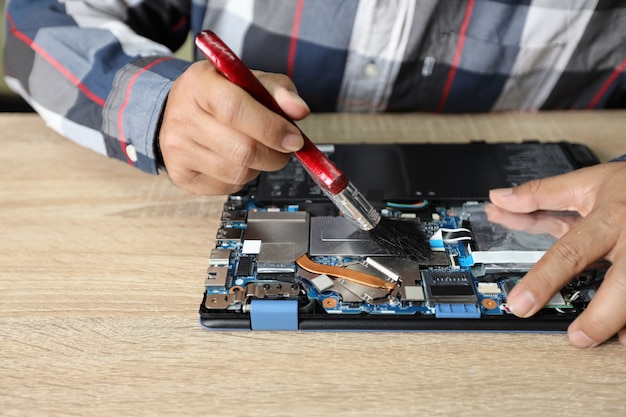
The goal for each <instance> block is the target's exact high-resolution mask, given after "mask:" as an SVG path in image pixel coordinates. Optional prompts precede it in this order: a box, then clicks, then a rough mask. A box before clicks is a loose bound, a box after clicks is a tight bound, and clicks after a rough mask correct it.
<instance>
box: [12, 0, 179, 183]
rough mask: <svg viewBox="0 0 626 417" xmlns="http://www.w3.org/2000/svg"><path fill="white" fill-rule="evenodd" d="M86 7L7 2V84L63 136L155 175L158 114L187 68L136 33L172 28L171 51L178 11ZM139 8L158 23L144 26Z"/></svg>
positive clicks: (153, 4) (158, 5)
mask: <svg viewBox="0 0 626 417" xmlns="http://www.w3.org/2000/svg"><path fill="white" fill-rule="evenodd" d="M88 3H89V2H88V1H84V2H78V1H74V2H65V3H59V2H57V1H51V0H42V1H38V2H22V1H18V0H13V1H10V2H9V3H8V5H7V10H6V20H7V23H6V26H7V39H6V45H5V52H4V57H5V63H4V64H5V75H6V78H7V83H8V84H9V86H11V87H12V88H13V89H14V90H16V91H18V92H19V93H20V94H21V95H23V96H24V98H26V100H27V101H28V102H29V103H30V104H31V105H32V106H33V108H34V109H35V110H36V111H37V112H39V114H40V115H41V116H42V117H43V118H44V119H45V121H46V122H47V123H48V124H49V125H50V126H51V127H52V128H53V129H55V130H57V131H58V132H59V133H61V134H63V135H64V136H67V137H68V138H70V139H72V140H74V141H75V142H77V143H80V144H81V145H83V146H86V147H89V148H91V149H93V150H95V151H97V152H100V153H104V154H107V155H109V156H113V157H116V158H119V159H122V160H124V161H127V162H129V163H131V164H132V165H135V166H137V167H138V168H140V169H142V170H144V171H148V172H156V166H155V162H154V154H153V146H152V145H153V141H154V136H155V132H156V130H157V127H158V121H159V113H160V111H161V108H162V106H163V103H164V102H165V99H166V97H167V93H168V91H169V87H170V85H171V83H172V81H173V80H174V79H176V78H177V77H178V76H179V75H180V74H181V73H182V72H183V71H184V70H185V69H186V68H187V66H188V65H189V64H188V63H187V62H183V61H180V60H177V59H175V58H173V57H172V53H171V50H170V49H169V48H168V47H166V46H164V45H162V44H160V43H159V42H155V41H153V40H150V39H148V38H146V37H143V36H140V35H139V34H138V33H144V34H150V33H151V32H150V30H149V28H150V27H153V28H152V29H151V30H152V32H153V33H165V28H167V27H168V25H171V27H176V30H179V31H180V35H178V36H172V39H175V40H176V39H178V41H174V42H172V43H170V44H169V45H168V46H169V47H171V48H176V47H177V44H178V43H182V42H183V41H184V37H185V36H184V35H185V33H186V31H187V27H186V25H185V24H181V15H183V14H184V12H185V10H184V7H182V8H181V9H180V10H178V11H177V12H172V10H171V9H172V8H171V7H169V8H168V6H167V2H158V1H150V2H146V4H149V5H150V6H142V4H143V3H140V4H139V5H138V6H137V8H136V9H128V8H127V7H126V6H123V5H122V2H114V3H112V4H111V5H108V6H106V9H104V8H103V7H101V8H99V9H95V8H93V7H90V6H89V5H88ZM178 3H181V2H178ZM144 7H150V8H151V9H159V10H160V11H161V14H160V16H162V17H163V19H156V21H151V22H148V21H147V17H148V15H149V13H145V12H144V11H143V8H144ZM152 15H154V13H153V14H151V16H152ZM144 16H145V17H146V18H145V19H144ZM167 16H171V17H172V19H171V20H170V21H168V20H167V19H165V17H167ZM183 23H184V20H183ZM168 32H169V33H168V36H169V35H171V34H172V32H171V31H169V30H168Z"/></svg>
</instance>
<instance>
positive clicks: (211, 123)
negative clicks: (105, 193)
mask: <svg viewBox="0 0 626 417" xmlns="http://www.w3.org/2000/svg"><path fill="white" fill-rule="evenodd" d="M255 75H257V77H258V78H259V80H260V81H261V82H262V83H263V85H264V86H265V87H266V88H267V89H268V90H269V91H270V93H271V94H272V96H274V98H275V100H276V101H277V102H278V104H279V105H280V107H281V108H282V109H283V110H284V111H285V113H287V115H289V116H290V117H292V118H293V119H294V120H300V119H302V118H304V117H306V115H307V114H308V113H309V108H308V107H307V105H306V104H305V103H304V101H303V100H302V99H301V98H300V97H299V96H298V94H297V92H296V88H295V86H294V85H293V83H292V82H291V81H290V80H289V79H288V78H287V77H286V76H284V75H279V74H269V73H262V72H256V73H255ZM159 145H160V149H161V154H162V155H163V161H164V163H165V168H166V170H167V172H168V175H169V176H170V178H171V179H172V181H174V183H175V184H177V185H178V186H179V187H181V188H183V189H185V190H187V191H189V192H192V193H195V194H206V195H219V194H230V193H233V192H235V191H238V190H239V189H241V188H242V187H243V186H244V185H245V184H246V183H247V182H248V181H250V180H252V179H253V178H254V177H255V176H257V175H258V173H259V172H260V171H275V170H278V169H280V168H282V167H283V166H285V164H286V163H287V161H288V160H289V153H290V152H294V151H297V150H299V149H300V148H301V147H302V145H303V141H302V136H301V135H300V132H299V130H298V129H297V128H296V126H294V125H293V124H291V123H289V122H288V121H286V120H285V119H283V118H282V117H281V116H279V115H277V114H275V113H274V112H272V111H270V110H268V109H267V108H265V106H263V105H262V104H260V103H259V102H257V101H256V100H254V99H253V98H252V97H251V96H250V95H248V94H247V93H246V92H245V91H244V90H242V89H241V88H240V87H238V86H236V85H234V84H232V83H231V82H230V81H228V80H226V79H225V78H224V77H223V76H222V75H220V74H219V73H218V72H217V71H216V70H215V68H214V67H213V66H212V65H211V64H210V63H209V62H207V61H199V62H196V63H194V64H192V65H191V66H190V67H189V69H188V70H187V71H185V73H183V75H181V76H180V77H179V78H178V79H177V80H176V81H175V82H174V84H173V86H172V89H171V90H170V93H169V96H168V99H167V103H166V106H165V110H164V112H163V122H162V124H161V130H160V134H159Z"/></svg>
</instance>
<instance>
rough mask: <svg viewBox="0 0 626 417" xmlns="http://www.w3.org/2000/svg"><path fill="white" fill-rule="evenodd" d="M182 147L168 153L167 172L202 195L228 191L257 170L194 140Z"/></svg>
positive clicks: (241, 184) (192, 190) (250, 178)
mask: <svg viewBox="0 0 626 417" xmlns="http://www.w3.org/2000/svg"><path fill="white" fill-rule="evenodd" d="M185 143H186V144H187V145H186V148H185V150H183V151H180V152H176V153H172V152H170V153H169V154H168V155H169V156H168V159H167V160H166V161H165V162H166V166H167V167H168V175H169V177H170V178H171V179H172V181H173V182H174V183H175V184H176V185H178V186H179V187H180V188H182V189H184V190H186V191H188V192H191V193H194V194H203V195H222V194H231V193H233V192H236V191H238V190H240V189H241V188H242V187H243V186H244V185H245V184H247V183H248V182H249V181H251V180H252V179H253V178H255V177H256V176H257V175H258V173H259V171H257V170H253V169H250V168H246V167H242V166H235V165H233V164H232V162H231V161H229V160H228V159H226V158H224V157H223V156H222V155H220V154H217V153H215V152H213V151H211V150H209V149H206V148H204V147H202V146H200V145H199V144H197V143H195V142H193V141H186V142H185Z"/></svg>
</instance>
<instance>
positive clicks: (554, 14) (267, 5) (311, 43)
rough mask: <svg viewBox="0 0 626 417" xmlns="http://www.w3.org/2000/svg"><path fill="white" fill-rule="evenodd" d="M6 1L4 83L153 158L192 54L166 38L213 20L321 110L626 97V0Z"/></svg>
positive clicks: (460, 108) (126, 152) (60, 117)
mask: <svg viewBox="0 0 626 417" xmlns="http://www.w3.org/2000/svg"><path fill="white" fill-rule="evenodd" d="M7 7H8V8H7V12H6V19H7V27H8V28H9V34H8V37H7V43H6V47H5V73H6V75H7V83H8V84H9V85H10V86H11V87H12V88H14V89H15V90H16V91H18V92H20V93H21V94H22V95H23V96H24V97H26V98H27V100H28V101H29V102H30V103H31V104H32V105H33V107H34V108H35V109H36V110H37V111H38V112H39V113H40V114H41V115H42V116H43V117H44V118H45V120H46V121H47V123H48V124H49V125H51V126H52V127H53V128H55V129H57V130H58V131H59V132H61V133H62V134H64V135H66V136H68V137H70V138H71V139H73V140H75V141H76V142H79V143H81V144H83V145H85V146H88V147H90V148H92V149H95V150H97V151H99V152H101V153H106V154H108V155H110V156H114V157H117V158H120V159H122V160H125V161H127V162H128V163H130V164H132V165H135V166H137V167H138V168H141V169H143V170H145V171H148V172H156V171H157V166H156V165H157V164H156V163H155V155H154V151H153V143H154V138H155V135H156V134H157V129H158V123H159V116H160V113H161V110H162V107H163V103H164V102H165V99H166V97H167V93H168V91H169V89H170V86H171V83H172V82H173V80H174V79H176V78H177V77H178V76H179V75H180V74H181V73H182V72H183V71H184V70H185V69H186V68H187V67H188V65H189V63H187V62H182V61H180V60H177V59H174V58H173V57H172V56H171V50H175V49H176V48H178V47H179V46H180V45H181V44H182V42H183V41H184V39H185V37H186V35H187V33H188V32H189V31H190V30H191V32H192V33H197V32H198V31H199V30H201V29H203V28H210V29H212V30H213V31H215V32H216V33H217V34H218V35H219V36H220V37H221V38H222V39H223V40H224V41H225V42H226V43H227V44H228V45H229V46H230V47H231V48H232V49H233V50H234V51H235V53H237V54H238V55H239V56H241V57H242V59H243V60H244V61H245V62H246V63H247V65H248V66H249V67H251V68H254V69H259V70H264V71H270V72H278V73H284V74H287V75H288V76H289V77H291V78H292V80H293V81H294V83H295V84H296V87H297V88H298V91H299V93H300V95H301V96H302V97H303V98H304V100H305V101H306V102H307V103H308V104H309V107H310V108H311V110H312V111H317V112H334V111H344V112H382V111H388V112H408V111H426V112H436V113H437V112H486V111H512V110H522V111H539V110H548V109H563V110H564V109H598V108H612V107H622V108H623V107H626V31H625V30H624V27H626V2H609V1H606V2H598V1H591V0H590V1H582V0H581V1H577V2H548V1H532V2H510V1H502V0H463V1H439V2H433V1H430V0H429V1H426V0H398V1H394V2H384V1H369V0H362V1H358V0H342V1H338V0H246V1H242V0H232V1H227V0H221V1H207V0H193V1H192V0H186V1H185V0H126V1H113V0H109V1H100V2H96V1H93V0H83V1H78V0H74V1H62V0H31V1H20V0H11V1H10V2H9V3H8V6H7ZM197 58H200V57H199V56H198V57H197ZM417 139H418V138H417ZM512 139H515V138H512ZM616 153H618V152H616ZM619 153H624V152H623V151H622V152H619Z"/></svg>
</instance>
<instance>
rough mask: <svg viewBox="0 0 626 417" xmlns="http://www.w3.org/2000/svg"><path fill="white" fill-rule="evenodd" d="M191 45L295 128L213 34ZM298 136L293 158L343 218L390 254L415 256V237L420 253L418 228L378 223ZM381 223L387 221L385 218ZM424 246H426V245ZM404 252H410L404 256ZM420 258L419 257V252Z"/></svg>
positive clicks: (321, 156) (341, 178) (331, 167)
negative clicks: (298, 142)
mask: <svg viewBox="0 0 626 417" xmlns="http://www.w3.org/2000/svg"><path fill="white" fill-rule="evenodd" d="M195 43H196V46H197V47H198V49H199V50H200V51H201V52H202V53H203V54H204V56H205V57H206V58H207V59H208V60H209V61H210V62H211V63H212V64H213V66H214V67H215V68H216V69H217V70H218V71H219V72H220V73H221V74H222V75H223V76H224V77H225V78H226V79H228V80H229V81H230V82H232V83H233V84H235V85H238V86H239V87H241V88H242V89H244V90H245V91H246V92H247V93H248V94H250V95H251V96H252V97H253V98H254V99H256V100H257V101H258V102H260V103H261V104H263V105H264V106H265V107H267V108H268V109H270V110H272V111H273V112H274V113H277V114H279V115H280V116H282V117H284V118H285V119H286V120H288V121H289V122H290V123H292V124H293V125H296V124H295V122H294V121H293V120H292V119H291V118H290V117H289V116H287V114H285V112H284V111H283V110H282V109H281V108H280V106H279V105H278V103H277V102H276V100H274V97H272V95H271V94H270V92H269V91H267V89H266V88H265V87H264V86H263V84H261V82H260V81H259V80H258V79H257V78H256V77H255V76H254V74H253V73H252V72H251V71H250V69H248V67H247V66H246V65H245V64H244V63H243V62H242V61H241V60H240V59H239V58H238V57H237V55H235V53H234V52H233V51H232V50H231V49H230V48H229V47H228V46H227V45H226V44H225V43H224V42H223V41H222V40H221V39H220V38H219V37H218V36H217V35H216V34H214V33H213V32H211V31H208V30H205V31H202V32H200V33H199V34H198V35H197V36H196V42H195ZM296 127H297V126H296ZM298 129H300V128H298ZM300 133H301V134H302V137H303V138H304V146H303V147H302V149H300V150H299V151H297V152H295V155H296V157H297V158H298V160H299V161H300V163H301V164H302V166H304V168H305V169H306V170H307V171H308V173H309V175H310V176H311V178H313V180H314V181H315V183H316V184H317V185H318V186H319V187H320V188H321V189H322V191H324V193H325V194H326V195H327V196H328V197H329V198H330V200H331V201H332V202H333V203H334V204H335V206H337V208H339V210H341V211H342V212H343V214H344V216H346V217H347V218H348V219H350V220H351V221H352V223H353V224H354V225H355V226H357V227H358V228H359V229H361V230H367V231H370V232H372V236H373V238H374V240H375V241H376V242H378V243H382V246H384V247H385V249H387V250H388V251H391V252H392V254H405V255H407V256H409V257H416V252H415V251H414V250H412V249H411V248H412V247H413V246H414V245H415V243H411V244H410V247H408V248H407V247H406V245H407V244H408V243H409V242H407V240H410V241H414V240H416V239H415V238H417V241H418V243H419V247H420V249H419V252H420V253H422V252H423V250H424V244H425V242H426V239H425V237H423V235H422V234H423V232H421V228H417V229H419V230H418V231H413V232H412V233H411V234H410V235H409V236H404V235H406V234H407V230H406V229H407V225H406V224H404V222H403V225H402V226H401V227H395V226H396V225H395V224H394V225H391V226H390V225H388V223H389V222H387V221H384V222H381V219H382V218H381V216H380V215H379V214H378V212H377V211H376V210H375V209H374V207H372V205H371V204H370V203H369V202H368V201H367V200H366V199H365V197H364V196H363V195H362V194H361V193H360V192H359V190H358V189H357V188H356V187H355V186H354V185H353V184H352V183H351V182H350V180H349V179H348V178H347V177H346V176H345V175H344V174H343V172H341V171H340V170H339V169H338V168H337V167H336V166H335V165H334V164H333V163H332V162H331V161H330V160H329V159H328V158H327V157H326V155H324V154H323V153H322V152H321V151H320V150H319V149H318V148H317V147H316V146H315V145H314V144H313V142H311V140H310V139H309V138H308V137H307V136H306V135H305V134H304V132H302V130H300ZM385 220H387V219H386V218H385ZM381 223H383V224H381ZM381 226H382V227H381ZM416 233H417V235H416ZM398 239H400V240H401V241H402V242H397V245H398V246H399V247H395V246H396V244H394V242H395V241H397V240H398ZM426 245H428V244H427V243H426ZM407 250H408V251H410V252H411V253H407ZM428 251H429V249H428ZM418 256H419V255H418ZM421 257H423V253H422V255H421Z"/></svg>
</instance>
